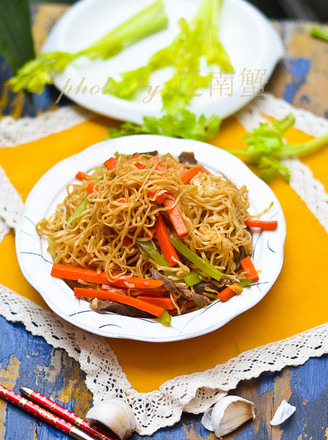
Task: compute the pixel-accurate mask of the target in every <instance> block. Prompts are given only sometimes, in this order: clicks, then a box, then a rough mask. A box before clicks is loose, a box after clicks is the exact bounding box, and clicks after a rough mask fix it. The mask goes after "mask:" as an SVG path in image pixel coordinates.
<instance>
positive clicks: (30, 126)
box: [0, 105, 95, 148]
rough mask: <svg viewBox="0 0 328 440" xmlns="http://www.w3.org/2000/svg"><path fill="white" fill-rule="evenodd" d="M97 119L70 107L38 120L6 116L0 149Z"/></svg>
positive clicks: (81, 110)
mask: <svg viewBox="0 0 328 440" xmlns="http://www.w3.org/2000/svg"><path fill="white" fill-rule="evenodd" d="M93 117H95V115H94V114H93V113H91V112H89V111H87V110H84V109H82V108H81V107H78V106H74V105H70V106H65V107H61V108H59V109H58V110H51V111H48V112H45V113H42V114H41V115H40V116H37V117H36V118H31V117H25V118H20V119H14V118H12V117H11V116H5V117H4V118H2V119H1V121H0V133H1V137H0V148H3V147H14V146H15V145H21V144H25V143H27V142H32V141H36V140H37V139H41V138H43V137H45V136H49V135H50V134H53V133H59V132H60V131H63V130H67V129H68V128H71V127H74V125H77V124H81V123H82V122H84V121H86V120H88V119H91V118H93Z"/></svg>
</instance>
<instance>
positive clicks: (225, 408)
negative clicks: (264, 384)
mask: <svg viewBox="0 0 328 440" xmlns="http://www.w3.org/2000/svg"><path fill="white" fill-rule="evenodd" d="M254 407H255V405H254V403H253V402H250V401H249V400H246V399H243V398H242V397H239V396H225V397H223V398H222V399H221V400H219V401H218V402H217V403H216V404H215V405H214V407H213V408H210V409H209V410H207V411H206V412H205V413H204V415H203V418H202V424H203V425H204V426H205V428H207V429H208V430H209V431H214V433H215V435H216V436H217V437H219V438H221V436H223V435H226V434H229V433H230V432H232V431H234V430H235V429H237V428H239V426H241V425H242V424H243V423H245V422H247V420H249V419H253V420H254V419H255V411H254Z"/></svg>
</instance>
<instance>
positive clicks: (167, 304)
mask: <svg viewBox="0 0 328 440" xmlns="http://www.w3.org/2000/svg"><path fill="white" fill-rule="evenodd" d="M138 299H140V300H141V301H146V302H149V303H150V304H154V305H155V306H159V307H163V309H166V310H173V309H175V305H174V303H173V301H172V300H171V298H169V297H163V296H162V297H159V296H149V295H138Z"/></svg>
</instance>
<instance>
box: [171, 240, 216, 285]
mask: <svg viewBox="0 0 328 440" xmlns="http://www.w3.org/2000/svg"><path fill="white" fill-rule="evenodd" d="M170 240H171V243H172V244H173V246H174V247H175V248H176V249H177V251H179V252H180V254H182V255H183V256H184V257H186V258H187V259H188V260H190V261H191V262H192V263H194V265H195V266H197V267H198V269H200V270H201V271H202V272H204V273H206V275H208V276H210V277H211V278H214V279H215V280H217V281H220V279H221V278H222V277H223V273H222V272H221V271H219V270H218V269H216V268H215V267H214V266H212V264H210V263H208V262H207V261H205V260H203V258H201V257H199V256H198V255H196V254H195V252H193V251H192V250H191V249H189V248H187V246H186V245H184V244H183V243H182V241H181V240H179V238H178V236H177V235H176V234H173V235H171V236H170Z"/></svg>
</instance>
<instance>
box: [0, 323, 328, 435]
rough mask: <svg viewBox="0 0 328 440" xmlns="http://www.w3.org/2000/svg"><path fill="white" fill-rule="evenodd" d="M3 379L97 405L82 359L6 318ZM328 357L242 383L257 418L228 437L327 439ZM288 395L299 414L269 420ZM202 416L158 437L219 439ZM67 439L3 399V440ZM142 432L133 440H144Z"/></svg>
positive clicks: (70, 404)
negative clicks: (276, 424)
mask: <svg viewBox="0 0 328 440" xmlns="http://www.w3.org/2000/svg"><path fill="white" fill-rule="evenodd" d="M0 334H1V336H2V337H1V340H0V353H1V370H0V383H1V384H3V385H5V386H7V387H9V388H12V389H14V390H15V391H16V392H18V390H19V387H20V386H24V385H25V386H29V387H31V388H33V389H36V390H38V391H40V392H41V393H42V394H44V395H46V396H48V397H50V398H52V399H54V400H55V401H56V402H58V403H59V404H61V405H63V406H65V407H66V408H68V409H70V410H73V411H74V412H75V413H77V414H79V415H81V416H84V415H85V414H86V412H87V410H88V409H89V407H90V405H91V404H92V396H91V393H90V392H89V391H88V390H87V388H86V386H85V375H84V373H83V372H81V370H80V368H79V365H78V363H77V362H75V361H73V360H72V359H71V358H69V357H68V356H67V354H66V353H65V352H64V351H63V350H54V349H53V348H52V347H51V346H49V345H48V344H47V343H46V342H45V341H44V339H43V338H40V337H35V336H33V335H31V334H30V333H29V332H27V331H26V330H25V329H24V327H23V326H22V325H19V324H12V323H9V322H7V321H6V320H5V319H4V318H2V317H0ZM327 378H328V356H323V357H322V358H314V359H310V360H309V361H308V362H307V363H306V364H305V365H302V366H300V367H298V368H285V369H284V370H283V371H282V372H278V373H265V374H262V375H261V377H260V378H259V379H254V380H252V381H247V382H243V383H241V384H240V385H239V386H238V388H237V389H236V390H235V391H234V392H233V393H232V394H236V395H240V396H242V397H244V398H246V399H249V400H251V401H254V403H255V405H256V413H257V418H256V420H255V422H254V423H253V422H248V423H247V424H246V425H245V426H244V427H242V428H240V429H238V430H237V431H236V432H235V433H233V434H230V435H227V436H226V437H225V439H226V440H232V439H238V440H248V439H252V440H265V439H273V440H278V439H279V440H280V439H281V440H285V439H288V440H294V439H298V438H304V439H305V438H307V439H311V437H312V439H313V440H320V439H324V438H325V435H326V434H327V433H328V412H327V411H326V410H325V408H327V405H328V393H327V388H328V387H327ZM283 399H286V400H287V401H289V402H290V403H291V404H293V405H295V406H296V408H297V409H296V413H295V414H294V415H293V416H292V418H291V419H289V421H287V422H286V423H284V425H283V426H282V427H278V428H272V427H271V426H270V424H269V422H270V420H271V418H272V417H273V414H274V412H275V410H276V408H277V407H278V406H279V404H280V402H281V401H282V400H283ZM200 419H201V416H193V415H188V414H185V415H184V416H183V418H182V420H181V422H180V423H178V424H176V425H175V426H174V427H169V428H166V429H161V430H160V431H158V432H157V433H156V434H154V435H153V436H151V438H153V439H154V440H166V439H174V440H180V439H181V440H182V439H190V440H192V439H201V438H209V439H214V438H215V436H214V435H213V434H211V433H209V432H208V431H207V430H206V429H205V428H204V427H202V425H201V423H200ZM23 434H24V440H36V439H38V440H53V439H60V440H61V439H66V438H67V437H66V436H65V435H64V434H61V433H59V432H58V431H56V430H54V429H53V428H51V427H49V426H47V425H45V424H44V423H39V422H37V421H36V420H35V419H34V418H33V417H31V416H30V415H28V414H26V413H25V412H23V411H22V410H20V409H18V408H15V407H13V406H12V405H10V404H6V403H5V402H3V401H1V400H0V439H1V440H20V439H23V437H22V435H23ZM147 438H150V437H141V436H139V435H137V434H134V435H133V436H132V438H131V439H132V440H142V439H147Z"/></svg>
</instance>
